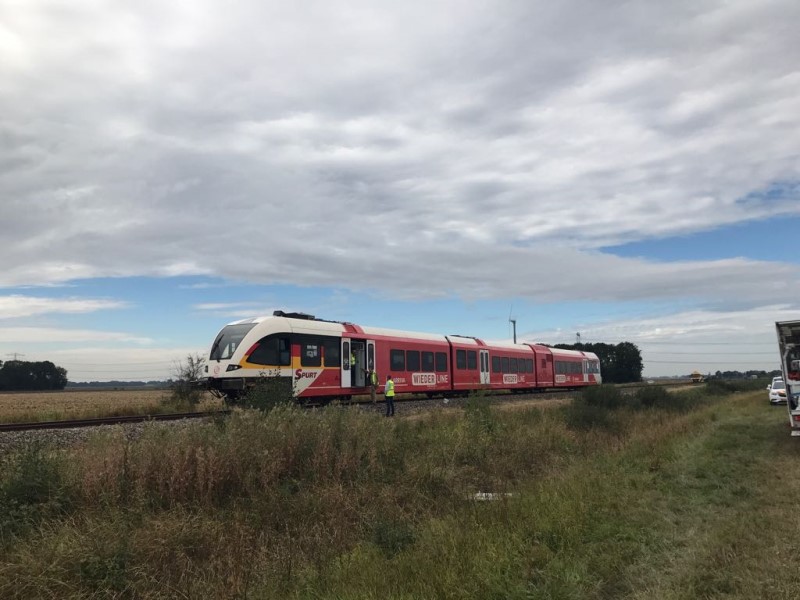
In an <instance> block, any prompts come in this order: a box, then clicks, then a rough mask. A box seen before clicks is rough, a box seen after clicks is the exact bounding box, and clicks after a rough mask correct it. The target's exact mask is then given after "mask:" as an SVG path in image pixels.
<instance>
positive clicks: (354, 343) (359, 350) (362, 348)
mask: <svg viewBox="0 0 800 600" xmlns="http://www.w3.org/2000/svg"><path fill="white" fill-rule="evenodd" d="M350 352H351V355H352V360H351V361H350V385H351V386H352V387H366V385H367V376H366V371H365V370H364V369H365V367H364V365H365V364H367V362H366V353H367V351H366V343H365V342H364V341H363V340H351V341H350Z"/></svg>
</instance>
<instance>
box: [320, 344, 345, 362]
mask: <svg viewBox="0 0 800 600" xmlns="http://www.w3.org/2000/svg"><path fill="white" fill-rule="evenodd" d="M340 345H341V340H339V338H325V339H324V340H322V355H323V359H324V360H325V366H326V367H338V366H339V348H340Z"/></svg>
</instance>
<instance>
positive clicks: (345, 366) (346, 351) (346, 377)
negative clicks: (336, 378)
mask: <svg viewBox="0 0 800 600" xmlns="http://www.w3.org/2000/svg"><path fill="white" fill-rule="evenodd" d="M350 373H351V370H350V338H344V337H343V338H342V387H343V388H349V387H350V386H351V384H352V383H351V379H350Z"/></svg>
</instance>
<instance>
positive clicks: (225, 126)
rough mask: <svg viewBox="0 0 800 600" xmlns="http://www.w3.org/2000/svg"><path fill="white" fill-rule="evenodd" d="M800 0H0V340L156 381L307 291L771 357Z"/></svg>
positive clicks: (794, 139) (643, 344) (326, 312)
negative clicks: (228, 332)
mask: <svg viewBox="0 0 800 600" xmlns="http://www.w3.org/2000/svg"><path fill="white" fill-rule="evenodd" d="M798 22H800V3H798V2H797V1H796V0H760V1H759V2H753V1H752V0H725V1H716V2H714V1H704V0H700V1H698V0H685V1H684V0H673V1H670V2H629V1H624V2H622V1H611V0H610V1H608V2H594V1H591V0H564V1H560V2H543V1H536V0H524V1H506V0H491V1H483V0H461V1H459V2H455V1H451V0H443V1H440V2H435V3H431V2H420V1H418V0H407V1H405V2H388V1H387V2H383V1H380V0H378V1H376V0H371V1H369V2H367V1H365V0H348V2H337V1H331V0H325V1H321V0H320V1H316V0H309V1H302V0H301V1H298V2H276V1H273V0H252V1H240V2H235V3H230V2H214V1H209V0H173V1H171V2H162V1H155V0H140V1H138V2H127V1H126V2H123V1H121V0H117V1H115V0H0V223H2V234H1V235H2V240H3V244H2V259H3V268H2V269H0V359H1V360H8V359H9V358H14V357H15V356H16V357H17V358H22V359H24V360H52V361H53V362H55V363H56V364H59V365H61V366H63V367H65V368H67V369H68V371H69V377H70V379H71V380H73V381H86V380H108V379H160V378H164V377H168V376H170V374H173V373H174V367H175V363H176V361H178V360H180V359H181V358H182V357H185V356H186V354H187V353H194V352H200V353H205V352H206V351H207V349H208V347H209V346H210V344H211V342H212V341H213V338H214V336H215V335H216V333H217V331H218V330H219V328H220V327H221V326H222V325H224V324H225V323H227V322H229V321H232V320H235V319H238V318H243V317H245V316H252V315H255V314H264V313H271V312H272V311H273V310H274V309H277V308H281V309H285V310H299V311H304V312H310V313H312V314H315V315H317V316H320V317H323V318H327V319H335V320H348V321H353V322H356V323H360V324H364V325H373V326H384V327H392V328H399V329H407V330H418V331H428V332H434V333H461V334H469V335H476V336H479V337H483V338H486V339H490V340H500V339H509V338H510V337H511V335H512V329H511V326H510V324H509V317H510V316H511V317H513V318H515V319H516V330H517V336H518V338H519V339H523V340H529V341H539V342H544V343H559V342H567V343H570V342H574V341H575V339H576V333H578V332H580V334H581V339H582V340H583V341H585V342H595V341H603V342H610V343H616V342H620V341H631V342H633V343H636V344H637V345H638V346H639V347H640V349H641V350H642V354H643V358H644V363H645V375H646V376H658V375H670V374H683V373H688V372H690V371H692V370H694V369H699V370H700V371H702V372H709V371H710V372H714V371H716V370H718V369H720V370H728V369H736V370H746V369H749V368H764V369H774V368H777V367H778V357H777V349H776V343H775V334H774V321H776V320H781V319H800V258H799V257H800V243H799V242H800V238H798V231H800V36H798V35H797V30H796V25H797V23H798Z"/></svg>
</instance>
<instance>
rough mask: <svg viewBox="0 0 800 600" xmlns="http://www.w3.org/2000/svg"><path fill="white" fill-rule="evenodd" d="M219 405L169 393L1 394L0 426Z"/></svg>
mask: <svg viewBox="0 0 800 600" xmlns="http://www.w3.org/2000/svg"><path fill="white" fill-rule="evenodd" d="M221 406H222V403H221V402H220V401H219V400H217V399H216V398H214V397H213V396H212V395H211V394H206V395H205V396H204V398H203V400H202V401H201V402H200V404H199V405H197V406H196V407H195V406H189V405H178V404H175V403H174V402H171V401H170V392H169V390H69V391H54V392H17V393H2V394H0V423H20V422H27V421H57V420H62V419H81V418H93V417H105V416H118V415H135V414H146V413H166V412H181V411H189V410H212V409H214V408H218V407H221Z"/></svg>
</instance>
